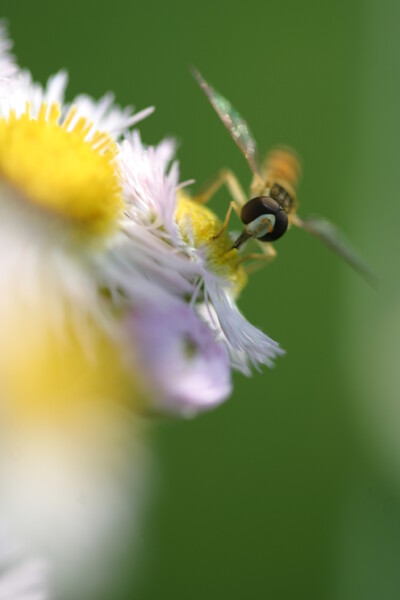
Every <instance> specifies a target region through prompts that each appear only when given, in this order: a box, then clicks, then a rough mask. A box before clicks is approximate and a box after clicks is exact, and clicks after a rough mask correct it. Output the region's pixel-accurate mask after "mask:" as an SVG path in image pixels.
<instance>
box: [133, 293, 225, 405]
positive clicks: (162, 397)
mask: <svg viewBox="0 0 400 600" xmlns="http://www.w3.org/2000/svg"><path fill="white" fill-rule="evenodd" d="M129 335H130V336H131V338H132V343H133V344H134V345H135V350H136V351H137V353H138V356H139V362H140V367H141V368H142V369H143V372H144V373H145V375H146V376H147V379H148V381H149V382H150V385H151V388H152V389H153V390H154V393H155V400H154V404H155V407H156V408H157V409H159V410H162V411H165V412H169V413H177V414H181V415H184V416H191V415H194V414H196V413H197V412H200V411H203V410H207V409H210V408H212V407H213V406H216V405H218V404H220V403H221V402H223V401H224V400H225V399H226V398H228V396H229V395H230V393H231V391H232V384H231V374H230V365H229V355H228V352H227V349H226V346H225V344H223V343H222V342H219V341H217V340H216V339H215V336H214V334H213V332H212V331H211V330H210V329H209V328H208V327H207V325H206V324H205V323H203V322H202V321H201V320H200V319H199V318H198V317H197V316H196V315H195V313H194V312H193V311H192V310H191V308H190V307H189V306H187V305H185V304H180V303H173V304H172V305H171V306H167V307H164V308H159V307H151V306H150V307H141V308H138V309H136V310H135V311H133V312H132V315H131V317H130V319H129Z"/></svg>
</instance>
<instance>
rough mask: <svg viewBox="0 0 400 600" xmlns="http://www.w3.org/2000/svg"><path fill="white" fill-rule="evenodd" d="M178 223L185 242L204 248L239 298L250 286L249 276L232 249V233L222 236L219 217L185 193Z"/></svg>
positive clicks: (210, 262)
mask: <svg viewBox="0 0 400 600" xmlns="http://www.w3.org/2000/svg"><path fill="white" fill-rule="evenodd" d="M175 220H176V222H177V224H178V227H179V228H180V231H181V233H182V235H183V237H184V239H185V241H186V242H189V243H191V242H193V243H194V246H195V247H201V246H202V247H204V248H205V250H206V257H207V261H208V263H209V265H210V267H211V269H212V270H213V271H214V272H215V273H217V274H218V275H220V276H221V277H224V278H225V279H227V280H228V281H230V282H231V283H232V284H233V289H234V292H235V293H236V294H238V293H239V292H240V291H241V290H242V289H243V287H244V286H245V285H246V283H247V275H246V272H245V270H244V269H243V267H241V266H240V263H239V257H238V252H237V250H236V249H232V240H231V238H230V237H229V234H228V231H227V230H226V229H225V230H224V231H222V232H221V230H222V222H221V220H220V219H219V218H218V217H217V215H216V214H215V213H213V212H212V210H210V209H209V208H207V207H206V206H204V204H200V203H199V202H195V201H194V200H192V199H191V198H190V197H189V196H187V195H186V194H184V193H182V192H181V193H180V194H179V196H178V204H177V209H176V212H175Z"/></svg>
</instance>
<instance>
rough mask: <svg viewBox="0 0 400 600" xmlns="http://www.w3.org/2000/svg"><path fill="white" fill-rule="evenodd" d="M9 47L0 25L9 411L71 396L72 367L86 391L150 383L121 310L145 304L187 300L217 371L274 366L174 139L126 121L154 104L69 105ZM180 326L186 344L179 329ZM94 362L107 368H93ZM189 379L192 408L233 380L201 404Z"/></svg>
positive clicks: (238, 271)
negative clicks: (184, 181)
mask: <svg viewBox="0 0 400 600" xmlns="http://www.w3.org/2000/svg"><path fill="white" fill-rule="evenodd" d="M10 46H11V44H10V42H9V40H8V38H7V37H6V33H5V28H4V25H2V27H1V28H0V82H1V85H2V89H3V92H4V90H7V93H3V95H2V96H1V99H0V216H1V223H2V225H1V228H0V249H2V252H0V283H1V288H2V290H3V293H2V297H1V304H0V326H1V330H2V332H3V335H2V340H1V341H0V375H1V376H2V378H1V379H2V382H3V395H4V397H5V398H7V399H9V398H14V401H13V403H11V404H9V407H10V406H11V410H13V409H15V406H19V405H20V404H22V406H23V410H24V411H25V410H26V409H27V406H26V404H27V402H26V400H27V399H28V398H29V405H30V406H34V405H35V403H37V404H42V405H44V406H45V408H46V410H47V407H48V403H49V402H50V403H52V404H53V403H54V397H55V396H57V395H60V392H61V395H64V396H68V395H69V394H70V390H69V387H70V386H71V381H75V382H76V377H77V374H78V372H84V373H85V383H84V391H83V394H82V395H85V396H88V395H89V396H96V395H98V394H99V393H100V395H103V394H104V395H106V396H110V395H111V396H113V395H114V396H115V393H116V390H123V392H124V394H126V397H127V398H129V401H130V402H132V399H133V398H135V397H139V396H141V393H142V392H143V391H144V393H145V394H146V393H147V391H148V389H147V386H146V385H145V386H144V388H145V389H143V388H142V382H141V378H140V369H139V372H138V369H137V368H135V364H134V363H135V359H134V355H135V354H136V356H137V357H139V358H138V360H139V363H140V360H141V358H140V357H141V356H143V355H144V354H146V353H147V352H148V350H147V346H146V344H147V342H145V343H144V344H145V346H146V349H145V350H144V351H143V352H142V348H141V346H140V340H139V337H138V336H137V338H135V328H134V327H133V328H132V329H131V330H130V328H129V326H128V327H126V323H127V322H129V320H128V321H127V320H126V318H125V317H126V315H131V314H135V311H136V312H137V314H141V315H142V314H144V313H143V307H146V310H151V311H153V314H157V311H158V314H159V309H160V307H167V306H168V305H174V304H176V303H179V302H180V303H182V304H185V306H186V309H183V308H181V309H180V311H181V314H183V312H182V311H184V312H185V314H188V313H189V311H190V312H191V315H190V317H189V318H188V319H187V320H186V321H187V323H189V322H191V323H192V324H193V327H194V329H195V330H197V329H198V328H197V327H196V325H197V320H198V319H202V321H203V325H202V328H208V335H209V337H210V340H209V343H208V344H207V345H206V346H207V347H205V346H204V345H202V344H199V345H198V347H197V352H198V355H203V356H202V358H203V359H204V360H205V361H207V356H206V354H205V353H207V352H210V347H211V340H212V343H213V344H214V346H215V347H214V348H213V350H212V352H214V351H215V352H216V353H217V354H218V355H219V356H220V357H221V360H222V353H221V351H220V347H221V344H223V345H224V347H225V348H226V350H227V353H226V354H225V356H226V358H225V370H228V369H229V368H230V366H231V367H234V368H238V369H240V370H242V371H243V372H244V373H246V374H249V373H250V366H251V365H254V366H255V367H256V368H257V367H258V366H259V365H260V364H267V365H271V364H272V360H273V358H274V357H275V356H276V355H277V354H279V353H281V350H280V348H279V346H278V344H277V343H276V342H274V341H273V340H271V339H270V338H268V337H267V336H266V335H264V334H263V333H261V332H260V331H259V330H257V329H256V328H255V327H253V326H252V325H251V324H250V323H249V322H248V321H247V320H246V319H245V318H244V317H243V315H242V314H241V313H240V311H239V310H238V308H237V306H236V302H235V298H236V297H237V295H238V293H239V292H240V290H241V289H242V288H243V286H244V284H245V282H246V275H245V272H244V270H243V268H242V267H241V266H240V263H239V260H238V255H237V251H236V250H235V249H233V250H232V249H231V248H232V240H231V238H230V237H229V234H228V233H226V232H224V233H223V234H222V235H219V236H218V237H217V238H216V234H217V233H218V232H219V231H220V229H221V222H220V221H219V219H218V218H217V217H216V215H215V214H214V213H213V212H212V211H211V210H210V209H209V208H207V207H205V206H203V205H200V204H198V203H196V202H195V201H194V200H192V199H191V198H190V197H189V196H188V195H187V194H185V193H184V192H183V191H182V190H181V189H180V187H181V186H180V184H179V169H178V164H177V162H172V161H173V156H174V144H173V142H172V141H170V140H166V141H164V142H162V143H161V144H159V146H157V147H154V148H153V147H145V146H144V145H143V143H142V141H141V138H140V136H139V134H138V132H137V131H135V132H134V133H133V134H130V133H129V129H130V128H131V127H132V126H134V125H135V124H136V123H137V122H139V121H140V120H141V119H143V118H144V117H145V116H147V115H148V114H150V113H151V111H152V109H151V108H150V109H146V110H143V111H141V112H139V113H137V114H134V113H133V111H132V109H131V108H127V109H121V108H119V107H118V106H116V105H114V102H113V97H112V95H106V96H104V97H103V98H102V99H101V100H100V101H99V102H95V101H94V100H92V99H91V98H89V97H88V96H79V97H78V98H76V99H75V100H74V101H72V102H71V103H70V104H65V101H64V92H65V87H66V83H67V76H66V74H65V73H64V72H60V73H58V74H57V75H55V76H53V77H51V78H50V80H49V82H48V84H47V86H46V87H45V88H42V87H41V86H40V85H38V84H36V83H34V82H33V81H32V78H31V76H30V74H29V73H27V72H24V71H21V70H19V69H18V67H17V66H16V63H15V61H14V59H13V57H12V56H11V54H10ZM171 163H172V165H171ZM164 312H165V311H164ZM147 314H148V313H147V312H146V315H147ZM171 314H179V311H178V313H175V312H174V311H172V313H171ZM155 318H156V317H155ZM134 321H135V318H133V319H131V321H130V322H134ZM136 323H137V319H136ZM136 329H137V328H136ZM153 329H154V328H153ZM166 331H167V330H166V329H165V328H163V327H160V336H161V335H163V336H165V335H171V336H172V338H173V339H176V336H178V337H179V331H180V330H179V328H175V330H174V331H173V330H172V329H170V330H169V333H166ZM180 334H181V335H182V344H183V345H184V344H185V339H186V338H185V336H186V333H185V331H184V328H183V329H182V330H181V331H180ZM152 336H153V339H154V343H156V341H155V340H156V338H155V336H154V331H153V332H152ZM22 337H23V339H24V342H23V343H21V339H22ZM144 338H145V336H143V335H141V336H140V339H141V340H144ZM228 355H229V356H230V359H229V360H230V365H229V362H228V358H227V357H228ZM181 356H182V355H181ZM128 357H129V358H128ZM132 357H133V360H131V359H132ZM198 358H199V356H198ZM150 363H151V361H150ZM103 365H104V367H105V366H106V372H107V377H102V378H100V379H99V378H98V377H97V373H98V370H99V369H100V372H101V373H104V372H105V370H104V369H103ZM49 367H51V371H53V372H54V373H55V374H56V377H55V378H54V380H53V378H52V377H50V376H49ZM136 367H137V365H136ZM147 367H148V368H146V371H147V372H149V373H150V375H149V377H150V378H151V376H152V375H151V368H152V365H151V364H148V365H147ZM154 369H155V370H154V377H155V378H156V379H157V382H158V383H157V386H155V387H156V388H157V390H158V391H157V399H156V404H157V406H158V407H162V405H163V396H164V395H165V397H166V398H167V399H168V400H167V402H166V406H167V407H168V410H170V408H171V406H172V405H175V406H176V407H177V410H178V407H180V409H181V411H182V413H186V412H188V411H186V407H185V402H184V401H183V399H182V397H181V396H180V392H179V391H178V390H179V389H180V383H179V382H177V381H176V380H175V383H176V389H177V397H180V400H179V401H177V402H176V403H175V404H174V402H172V404H171V398H172V396H173V383H171V381H170V380H169V379H168V376H167V370H165V369H164V371H165V373H166V375H165V381H164V384H162V382H161V380H160V373H161V371H160V365H159V364H155V365H154ZM161 370H162V369H161ZM206 372H207V370H205V373H204V376H205V375H206ZM188 373H190V370H189V371H188ZM209 374H210V380H209V382H208V384H209V385H208V389H211V387H212V385H213V380H212V377H213V372H212V371H209ZM227 379H228V378H227ZM194 381H195V379H194ZM60 382H62V390H61V389H60ZM117 382H119V383H117ZM110 384H111V385H110ZM103 386H104V389H101V388H103ZM206 387H207V386H206ZM189 388H190V385H189V384H188V385H187V392H186V398H187V408H188V409H189V412H195V409H196V407H197V408H198V410H202V409H204V408H207V407H209V406H210V405H214V404H216V403H218V402H220V401H222V400H224V399H225V398H226V397H227V396H228V395H229V390H230V388H229V386H219V385H218V384H217V385H216V388H215V393H214V394H213V401H212V402H211V404H210V403H209V402H208V400H207V397H205V398H203V399H202V398H201V397H200V394H199V390H198V389H195V388H196V385H193V397H190V392H189ZM82 389H83V388H82ZM204 389H206V388H204ZM217 390H219V391H217ZM72 393H74V392H72ZM208 394H209V392H207V394H206V396H207V395H208ZM78 395H80V394H78ZM150 396H151V395H150ZM15 397H17V399H18V402H15ZM149 400H150V402H151V397H150V398H149ZM6 404H7V402H6ZM62 404H63V403H62V402H59V401H57V402H56V403H55V409H56V410H59V409H60V407H61V406H62ZM36 408H37V407H35V410H36ZM28 412H30V408H29V409H28ZM178 412H180V410H178Z"/></svg>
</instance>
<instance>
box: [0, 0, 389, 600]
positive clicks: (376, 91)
mask: <svg viewBox="0 0 400 600" xmlns="http://www.w3.org/2000/svg"><path fill="white" fill-rule="evenodd" d="M0 12H1V13H2V14H3V15H4V16H6V17H7V18H8V20H9V22H10V26H11V33H12V36H13V38H14V39H15V41H16V46H15V48H16V52H17V55H18V57H19V60H20V63H21V64H22V65H23V66H26V67H29V68H30V69H31V70H32V72H33V74H34V76H35V78H37V79H38V80H39V81H42V82H44V81H45V80H46V79H47V77H48V76H49V75H50V74H51V73H53V72H55V71H56V70H58V69H59V68H60V67H66V68H67V69H68V71H69V73H70V86H69V88H68V94H69V98H72V96H73V95H75V94H77V93H81V92H84V91H85V92H88V93H90V94H91V95H93V96H95V97H99V96H100V95H102V94H103V93H104V92H105V91H106V90H109V89H111V90H113V91H115V93H116V95H117V100H118V102H119V103H120V104H122V105H125V104H129V103H133V104H134V105H135V106H136V107H137V108H143V107H145V106H148V105H149V104H155V105H156V108H157V111H156V113H155V115H154V116H152V117H151V118H149V119H148V120H146V121H145V122H144V123H143V124H142V126H141V131H142V135H143V138H144V140H145V141H146V142H148V143H155V142H157V141H158V140H160V139H161V138H162V137H163V136H165V135H173V136H174V137H176V138H177V139H178V141H179V144H180V145H179V151H178V156H179V159H180V163H181V176H182V179H189V178H192V177H193V178H195V179H196V180H197V182H199V183H200V182H203V181H204V180H206V179H207V178H209V177H210V176H211V175H213V174H214V173H215V172H217V171H218V169H219V168H220V167H222V166H229V167H230V168H232V169H233V170H234V171H235V172H236V173H237V175H238V177H239V178H240V180H241V181H242V183H243V185H244V186H245V187H246V186H248V184H249V182H250V173H249V171H248V168H247V165H246V163H245V161H244V160H243V158H242V156H241V155H240V153H239V152H238V150H237V148H236V146H235V145H234V144H233V143H232V141H231V139H230V138H229V136H228V135H227V133H226V131H225V130H224V128H223V126H222V125H221V124H220V122H219V121H218V118H217V117H216V115H215V114H214V113H213V111H212V109H211V108H210V106H209V105H208V104H207V101H206V99H205V97H204V96H203V94H202V93H201V92H200V90H199V88H198V87H197V85H196V84H195V82H194V80H193V79H192V77H191V75H190V73H189V66H190V65H191V64H194V65H196V66H197V67H198V68H199V69H200V70H201V72H202V73H203V74H204V76H205V77H206V78H207V79H209V81H210V82H212V83H213V84H214V85H215V87H216V88H217V89H218V90H220V91H221V92H222V93H223V94H224V95H226V96H227V97H228V98H229V99H230V100H231V101H232V102H233V103H234V105H235V106H236V107H237V108H238V109H239V110H240V112H241V113H242V114H243V115H244V116H245V117H246V119H247V120H248V121H249V123H250V126H251V128H252V130H253V132H255V134H256V137H257V140H258V144H259V146H260V150H261V151H264V150H267V149H268V148H269V147H270V146H272V145H273V144H276V143H286V144H289V145H292V146H293V147H295V148H296V149H297V150H298V151H299V153H300V154H301V156H302V157H303V161H304V177H303V181H302V183H301V187H300V192H299V197H300V209H301V210H300V213H301V214H307V213H320V214H323V215H325V216H326V217H328V218H330V219H331V220H333V221H334V222H335V223H336V224H337V225H339V226H340V227H341V228H342V229H343V231H345V232H346V234H347V236H348V237H349V238H351V240H352V241H353V242H354V244H355V245H356V246H357V247H358V248H359V249H360V251H361V252H362V254H363V255H364V256H365V257H366V259H367V260H368V261H369V262H370V263H371V265H372V266H373V268H374V269H375V270H376V271H377V272H378V273H379V275H380V277H381V279H382V281H383V284H382V285H381V287H380V291H379V292H378V294H376V293H374V292H373V291H372V290H371V289H370V288H369V287H368V286H367V285H366V284H365V283H364V281H362V280H361V279H360V278H359V277H357V275H355V274H353V273H352V272H351V271H350V269H349V268H348V267H347V266H346V265H345V264H343V263H342V262H341V261H340V260H339V259H337V258H336V257H335V256H334V255H333V254H331V253H330V251H329V250H327V249H325V248H324V247H322V246H321V245H320V244H319V243H318V242H317V241H316V240H314V239H311V238H310V237H309V236H308V235H307V234H305V233H304V232H302V231H299V230H296V231H293V230H292V231H290V232H289V233H288V234H287V235H286V236H285V237H284V238H283V239H282V240H280V241H279V242H278V243H277V245H276V248H277V250H278V252H279V256H278V259H277V260H276V261H275V262H274V263H273V264H272V265H271V266H269V267H268V268H266V269H264V270H262V271H260V272H259V273H257V274H256V275H255V276H254V277H253V278H252V280H251V281H250V283H249V286H248V287H247V288H246V289H245V291H244V292H243V295H242V298H241V301H240V305H241V308H242V310H243V312H244V313H245V314H246V316H247V317H248V318H249V319H250V320H251V321H252V322H253V323H255V324H257V325H258V326H260V327H261V328H262V329H263V330H264V331H266V332H268V334H269V335H271V336H272V337H273V338H274V339H277V340H279V341H280V343H281V344H282V346H283V347H284V348H285V349H286V351H287V356H286V357H285V358H283V359H280V360H278V361H277V365H276V368H275V369H274V370H272V371H269V370H267V369H266V370H265V371H264V372H263V373H262V374H255V375H254V376H253V378H251V379H246V378H244V377H242V376H236V377H235V393H234V395H233V398H232V399H231V400H230V401H229V402H227V403H226V404H225V405H224V406H222V407H220V408H219V409H218V410H215V411H214V412H212V413H210V414H206V415H203V416H201V417H199V418H197V419H195V420H193V421H189V422H183V421H181V422H160V423H157V424H156V425H155V426H152V427H150V429H151V432H150V437H151V443H152V444H153V446H154V447H155V455H156V461H157V463H158V467H157V469H158V479H157V484H156V486H155V489H154V493H153V499H152V500H151V502H150V505H149V507H148V510H147V513H146V516H145V523H144V525H143V528H142V531H141V536H142V537H143V539H142V540H141V550H140V554H141V561H140V562H139V565H138V566H137V567H136V568H135V567H134V566H133V561H131V560H130V556H129V555H125V557H124V560H123V562H122V564H121V569H120V572H119V573H118V576H117V582H118V583H117V584H115V585H114V587H113V590H112V591H109V590H108V591H104V597H103V598H100V597H99V599H98V600H108V599H112V598H115V599H121V600H122V599H128V598H132V597H134V598H135V599H136V600H160V599H171V600H181V599H182V600H189V599H190V600H204V599H210V600H222V599H225V598H226V599H229V600H239V599H240V600H241V599H243V598H271V599H274V600H303V599H304V600H309V599H314V598H315V599H318V600H325V599H329V600H331V599H332V600H336V599H337V600H339V599H340V600H347V599H349V600H350V599H351V600H358V599H360V600H369V599H371V600H372V599H374V600H376V599H378V598H379V599H382V600H386V599H393V600H395V599H398V598H399V597H400V415H399V412H400V411H399V408H398V404H399V389H400V382H399V379H398V378H399V376H400V375H399V373H398V371H399V370H400V369H399V368H398V361H397V357H398V356H399V351H398V350H399V349H400V343H399V333H398V332H399V329H400V314H398V313H400V311H398V310H397V305H398V303H397V292H398V289H399V285H398V280H399V278H398V265H397V260H398V259H397V257H398V256H399V253H398V246H399V241H398V229H399V224H400V203H399V198H398V190H399V133H400V120H399V116H398V112H399V106H400V102H399V101H400V85H399V77H400V69H399V56H400V53H399V50H400V48H399V45H400V44H399V42H398V39H399V37H400V36H399V27H398V23H399V17H400V9H399V5H398V4H397V3H395V2H390V0H382V1H380V2H373V1H372V0H369V1H368V0H367V1H366V2H362V1H361V0H356V1H353V2H345V1H341V2H337V1H336V2H330V1H329V2H317V1H313V0H303V1H299V0H289V1H282V0H281V1H280V2H277V0H265V1H263V2H260V1H255V0H247V1H246V2H244V1H235V0H230V1H228V0H225V1H221V2H218V1H217V2H212V1H211V0H203V1H202V2H186V3H185V2H179V1H178V0H170V1H168V2H167V1H166V2H160V1H154V0H153V1H150V0H149V1H147V2H144V1H143V0H141V1H140V2H137V1H136V2H129V1H124V2H123V1H118V0H114V1H113V2H107V1H104V0H97V1H96V2H79V3H78V2H69V3H56V2H54V1H52V0H35V2H22V1H19V0H2V2H1V11H0ZM227 205H228V197H227V194H226V192H225V191H221V192H220V193H219V194H218V196H217V197H216V199H215V201H214V204H213V207H214V208H215V210H216V211H217V212H218V213H219V214H220V215H223V214H224V211H225V210H226V207H227ZM398 440H399V441H398Z"/></svg>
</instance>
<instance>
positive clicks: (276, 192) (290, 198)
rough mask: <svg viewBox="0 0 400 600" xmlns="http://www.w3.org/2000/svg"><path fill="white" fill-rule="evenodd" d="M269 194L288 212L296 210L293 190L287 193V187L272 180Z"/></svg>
mask: <svg viewBox="0 0 400 600" xmlns="http://www.w3.org/2000/svg"><path fill="white" fill-rule="evenodd" d="M269 196H270V197H271V198H273V199H274V200H276V201H277V202H278V204H280V205H281V206H282V208H283V209H284V210H285V211H286V212H287V213H288V214H289V213H292V212H294V211H295V210H296V205H297V200H296V196H295V195H294V192H292V190H291V193H289V191H288V190H287V187H284V186H283V185H281V184H280V183H277V182H274V183H273V184H272V186H271V188H270V190H269Z"/></svg>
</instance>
